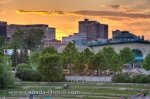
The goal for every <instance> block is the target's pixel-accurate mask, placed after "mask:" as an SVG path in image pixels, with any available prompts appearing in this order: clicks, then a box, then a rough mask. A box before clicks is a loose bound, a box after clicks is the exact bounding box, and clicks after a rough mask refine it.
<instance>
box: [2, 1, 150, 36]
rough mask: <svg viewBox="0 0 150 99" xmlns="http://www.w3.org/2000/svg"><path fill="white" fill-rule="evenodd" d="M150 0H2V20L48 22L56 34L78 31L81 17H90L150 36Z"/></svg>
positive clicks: (66, 34)
mask: <svg viewBox="0 0 150 99" xmlns="http://www.w3.org/2000/svg"><path fill="white" fill-rule="evenodd" d="M149 3H150V0H142V1H141V0H132V1H131V0H126V1H124V0H107V1H106V0H86V1H85V0H76V1H70V0H61V1H59V0H55V1H54V0H45V2H43V1H41V0H32V2H31V1H28V0H21V1H20V0H0V20H1V21H7V22H8V24H37V23H39V24H48V25H49V27H55V28H56V38H57V39H61V37H62V36H68V35H70V34H73V33H76V32H78V21H81V20H83V19H84V18H88V19H90V20H96V21H99V22H100V23H104V24H108V25H109V38H111V36H112V31H113V30H116V29H120V30H128V31H131V32H133V33H135V34H136V35H144V36H145V38H146V39H150V35H149V31H150V25H149V24H150V6H149Z"/></svg>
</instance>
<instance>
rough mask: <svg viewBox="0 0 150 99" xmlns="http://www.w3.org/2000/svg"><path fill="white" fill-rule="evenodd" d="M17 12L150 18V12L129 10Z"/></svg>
mask: <svg viewBox="0 0 150 99" xmlns="http://www.w3.org/2000/svg"><path fill="white" fill-rule="evenodd" d="M16 13H17V14H37V15H47V16H50V15H64V14H75V15H86V16H100V17H103V16H107V17H112V16H113V17H127V18H150V14H141V13H127V12H115V11H89V10H86V11H74V12H64V11H57V10H56V11H42V10H39V11H32V10H30V11H28V10H18V11H16Z"/></svg>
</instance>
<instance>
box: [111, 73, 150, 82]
mask: <svg viewBox="0 0 150 99" xmlns="http://www.w3.org/2000/svg"><path fill="white" fill-rule="evenodd" d="M112 81H113V82H117V83H150V75H134V76H129V75H128V74H117V75H115V76H113V78H112Z"/></svg>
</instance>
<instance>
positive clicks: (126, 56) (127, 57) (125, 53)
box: [119, 47, 134, 64]
mask: <svg viewBox="0 0 150 99" xmlns="http://www.w3.org/2000/svg"><path fill="white" fill-rule="evenodd" d="M119 56H120V60H121V63H122V64H127V63H132V62H133V60H134V54H133V52H132V50H131V49H130V48H128V47H125V48H123V49H122V50H120V53H119Z"/></svg>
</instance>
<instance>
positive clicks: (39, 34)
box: [23, 29, 44, 50]
mask: <svg viewBox="0 0 150 99" xmlns="http://www.w3.org/2000/svg"><path fill="white" fill-rule="evenodd" d="M24 33H25V34H24V36H25V37H24V39H23V41H24V44H25V48H26V49H31V50H33V49H37V48H38V46H39V45H41V44H42V42H41V40H42V38H43V37H44V31H43V30H41V29H29V30H27V31H25V32H24Z"/></svg>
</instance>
